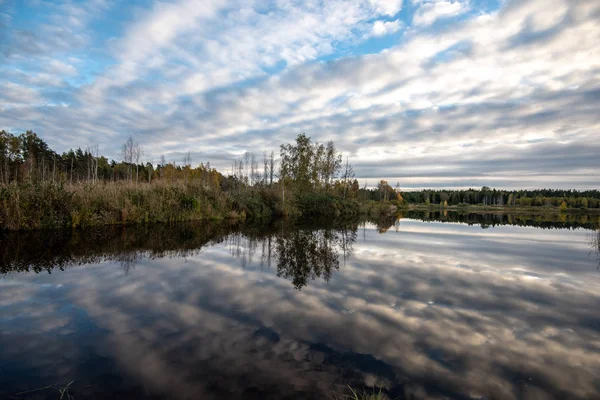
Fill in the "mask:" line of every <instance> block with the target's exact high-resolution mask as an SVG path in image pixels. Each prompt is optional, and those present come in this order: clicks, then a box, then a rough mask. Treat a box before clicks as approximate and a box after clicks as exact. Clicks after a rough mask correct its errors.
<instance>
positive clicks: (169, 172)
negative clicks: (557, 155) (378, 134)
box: [0, 130, 600, 230]
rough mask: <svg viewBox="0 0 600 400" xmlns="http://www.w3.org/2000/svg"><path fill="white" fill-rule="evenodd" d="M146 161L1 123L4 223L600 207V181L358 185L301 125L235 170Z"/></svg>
mask: <svg viewBox="0 0 600 400" xmlns="http://www.w3.org/2000/svg"><path fill="white" fill-rule="evenodd" d="M144 160H145V154H144V150H143V148H142V146H141V145H140V144H139V143H138V142H136V141H135V140H134V138H133V137H131V136H130V137H129V138H128V139H127V140H126V142H125V143H123V145H122V148H121V154H120V159H119V160H118V161H117V160H109V159H108V158H107V157H105V156H102V155H101V154H100V152H99V148H98V145H96V144H93V143H92V144H89V145H88V146H86V147H85V149H82V148H77V149H71V150H68V151H66V152H63V153H62V154H61V153H58V152H56V151H54V150H53V149H51V148H50V147H49V146H48V144H47V143H46V141H44V139H42V138H41V137H40V136H38V135H37V134H36V133H35V132H33V131H27V132H25V133H21V134H18V135H16V134H11V133H9V132H7V131H5V130H2V131H0V228H1V229H10V230H20V229H39V228H54V227H65V226H71V227H79V226H95V225H109V224H128V223H139V222H172V221H185V220H199V219H224V218H228V219H232V218H233V219H245V218H266V217H272V216H292V217H311V216H312V217H315V216H334V217H336V216H340V215H357V214H371V215H389V214H392V213H394V212H396V211H397V210H398V209H399V208H401V207H407V206H410V205H426V206H431V207H455V206H458V207H461V206H474V205H480V206H487V207H503V208H504V207H513V208H517V207H544V208H547V209H550V208H552V209H556V210H559V211H567V210H572V209H597V208H600V192H599V191H597V190H590V191H575V190H552V189H540V190H517V191H508V190H496V189H491V188H489V187H486V186H484V187H483V188H481V189H468V190H421V191H408V190H406V191H401V189H400V186H399V184H396V185H395V187H392V186H391V185H390V184H389V183H388V182H387V181H385V180H380V181H379V182H378V184H377V185H376V186H374V187H368V186H367V184H366V182H365V183H364V184H363V185H362V187H361V186H360V185H359V181H358V179H357V177H356V174H355V172H354V169H353V166H352V164H351V163H350V161H349V159H348V157H346V158H344V157H343V155H342V154H341V153H340V152H338V151H337V149H336V146H335V144H334V143H333V142H331V141H330V142H327V143H316V142H314V141H312V139H311V138H310V137H308V136H306V135H305V134H300V135H298V136H297V138H296V139H295V141H294V142H293V143H289V144H283V145H281V146H280V149H279V154H278V156H276V154H275V152H274V151H263V152H262V154H260V155H259V156H257V155H256V154H254V153H251V152H246V153H244V154H243V155H242V156H240V157H238V158H237V159H234V160H232V164H231V170H230V171H228V172H223V171H217V170H216V169H215V168H214V167H211V165H210V162H208V161H207V162H206V163H202V162H201V163H198V164H195V166H194V165H193V162H192V158H191V155H190V153H187V154H186V155H185V156H184V157H183V159H182V160H181V161H180V162H176V161H169V162H167V161H166V160H165V157H164V156H162V157H161V158H160V161H159V162H158V163H152V162H148V161H144Z"/></svg>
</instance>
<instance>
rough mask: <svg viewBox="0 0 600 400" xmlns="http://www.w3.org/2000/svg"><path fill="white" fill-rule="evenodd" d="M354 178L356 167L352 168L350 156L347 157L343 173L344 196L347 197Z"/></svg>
mask: <svg viewBox="0 0 600 400" xmlns="http://www.w3.org/2000/svg"><path fill="white" fill-rule="evenodd" d="M352 179H354V168H352V164H350V161H348V157H346V163H345V164H344V173H343V174H342V184H343V185H344V198H346V193H347V192H348V188H349V187H350V185H351V181H352Z"/></svg>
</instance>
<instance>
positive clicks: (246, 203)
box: [0, 181, 396, 230]
mask: <svg viewBox="0 0 600 400" xmlns="http://www.w3.org/2000/svg"><path fill="white" fill-rule="evenodd" d="M395 210H396V206H394V205H392V204H386V203H383V204H382V203H376V202H363V203H361V202H359V201H357V200H356V199H344V198H341V197H339V196H336V195H333V194H328V193H311V192H309V193H302V194H296V195H293V194H291V193H287V196H286V199H285V202H284V200H283V196H282V193H281V191H280V190H279V188H278V187H277V185H273V186H271V187H258V188H251V189H244V190H239V191H237V190H231V191H222V190H220V189H215V188H213V187H206V186H203V185H201V184H199V183H196V182H190V183H185V182H183V181H176V182H165V181H159V182H153V183H137V184H136V183H132V182H108V183H102V182H100V183H76V184H53V183H37V184H18V185H17V184H11V185H6V186H2V187H0V229H2V230H32V229H46V228H65V227H68V228H77V227H89V226H101V225H119V224H134V223H156V222H179V221H195V220H222V219H240V220H245V219H247V218H251V219H256V218H271V217H276V216H292V217H302V216H308V217H339V216H352V215H362V214H373V215H381V214H386V213H391V212H395Z"/></svg>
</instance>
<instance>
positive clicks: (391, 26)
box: [371, 20, 402, 36]
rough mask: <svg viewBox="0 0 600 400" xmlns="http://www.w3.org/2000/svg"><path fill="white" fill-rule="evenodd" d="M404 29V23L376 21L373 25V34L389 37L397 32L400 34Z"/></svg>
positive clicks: (398, 21)
mask: <svg viewBox="0 0 600 400" xmlns="http://www.w3.org/2000/svg"><path fill="white" fill-rule="evenodd" d="M401 27H402V23H401V22H400V20H395V21H381V20H379V21H375V22H374V23H373V28H372V29H371V34H372V35H373V36H384V35H389V34H392V33H395V32H398V31H399V30H400V28H401Z"/></svg>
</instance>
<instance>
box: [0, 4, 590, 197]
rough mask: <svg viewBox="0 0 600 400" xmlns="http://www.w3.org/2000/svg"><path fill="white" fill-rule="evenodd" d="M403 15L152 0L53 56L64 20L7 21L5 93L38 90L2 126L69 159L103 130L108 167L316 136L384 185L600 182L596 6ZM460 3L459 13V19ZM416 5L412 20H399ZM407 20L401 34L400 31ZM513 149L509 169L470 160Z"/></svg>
mask: <svg viewBox="0 0 600 400" xmlns="http://www.w3.org/2000/svg"><path fill="white" fill-rule="evenodd" d="M457 4H458V5H457ZM400 5H401V2H393V3H388V2H375V1H368V0H365V1H360V2H350V3H348V2H345V1H331V2H324V3H323V2H321V3H295V2H276V3H271V2H266V1H265V2H263V1H257V2H254V3H247V4H246V3H245V4H244V5H242V6H241V7H240V4H239V3H236V2H233V1H225V0H223V1H211V2H203V3H202V4H198V3H197V2H191V1H183V0H181V1H175V2H169V3H164V2H157V3H152V4H151V5H149V6H148V7H145V8H142V7H140V8H136V9H135V16H136V18H135V20H133V21H129V23H127V24H123V27H122V30H121V31H118V33H117V34H115V35H114V36H110V37H104V36H102V35H101V34H100V32H97V31H96V30H94V29H93V27H94V26H95V25H94V23H93V22H94V21H95V20H94V18H96V16H101V15H104V14H105V13H110V12H111V10H112V9H111V8H110V6H109V5H97V6H96V7H97V10H98V11H97V12H92V11H89V9H87V8H84V7H83V6H81V7H76V8H75V9H72V7H71V8H68V9H65V10H66V11H65V12H67V15H72V16H73V18H72V19H69V21H70V22H69V24H68V29H70V30H71V31H72V32H73V34H74V35H75V36H78V37H80V38H82V41H81V42H80V43H79V44H78V43H71V44H66V43H64V45H60V46H58V47H57V48H56V49H53V50H52V49H50V48H49V47H48V43H47V42H46V41H45V40H42V39H43V38H44V37H45V36H44V35H42V33H44V32H54V30H55V29H61V27H60V25H57V24H55V22H56V21H54V19H53V18H49V20H48V22H47V23H46V24H43V25H40V27H39V29H38V28H36V29H32V30H31V31H28V32H24V31H23V32H21V31H19V30H18V29H16V28H15V26H14V25H13V22H11V23H10V24H8V25H7V26H8V29H9V30H10V32H11V35H12V36H11V37H12V39H11V40H9V42H8V43H9V45H8V47H3V49H4V53H3V54H4V57H5V58H4V60H7V62H5V63H4V64H3V65H2V66H1V67H0V70H1V71H2V78H0V84H2V85H8V86H6V87H8V88H10V90H11V91H13V92H14V91H15V90H17V88H16V87H15V85H18V86H20V88H19V90H21V91H22V92H23V93H24V94H25V93H26V95H25V96H24V97H23V98H22V100H19V101H17V102H16V100H15V99H16V97H15V95H13V94H10V98H11V100H10V101H8V97H9V96H8V95H5V96H4V97H5V98H6V99H7V100H5V101H4V103H3V104H6V105H5V106H4V107H14V105H15V104H17V103H18V104H19V107H18V109H16V108H14V109H12V111H11V112H10V113H1V114H0V126H2V127H3V129H12V130H25V129H35V130H37V131H38V133H40V134H41V135H42V136H43V137H45V138H47V139H48V141H49V142H50V144H51V145H52V146H55V147H58V150H59V151H60V150H64V149H66V147H68V146H72V145H73V143H79V142H81V141H83V143H85V142H86V141H87V138H91V137H94V139H95V140H96V141H97V142H98V143H99V145H100V147H101V151H102V152H103V153H105V154H107V155H109V156H112V157H117V155H118V149H119V143H120V141H124V140H125V139H126V137H127V135H128V134H130V133H131V134H133V135H134V136H136V137H137V139H138V140H139V141H140V142H141V143H144V144H145V145H146V147H147V149H146V150H147V151H146V153H147V156H148V160H152V159H154V160H158V159H159V157H160V155H161V154H163V153H164V154H165V156H166V157H167V159H172V160H175V161H180V160H178V159H177V158H178V157H179V158H182V157H183V154H185V153H186V152H187V151H191V152H192V154H193V156H194V161H195V162H197V163H199V162H206V161H207V160H210V161H211V164H212V165H214V166H216V167H217V168H220V169H223V170H228V169H229V168H230V165H231V159H233V158H235V157H236V156H237V155H239V154H241V153H243V152H244V151H246V150H252V151H255V152H257V153H259V152H261V151H262V150H263V149H273V150H276V147H277V145H278V144H280V143H284V142H289V141H291V140H293V138H294V137H295V135H297V134H298V133H301V132H306V133H307V134H308V135H309V136H311V137H313V139H315V140H317V141H326V140H335V141H336V143H337V145H338V148H339V149H340V150H342V151H344V152H345V153H346V154H348V155H349V156H350V158H351V160H353V162H354V163H355V164H356V166H357V167H359V166H361V165H365V166H367V165H372V166H373V168H371V169H368V170H367V169H365V170H362V169H361V168H356V173H357V176H358V177H359V178H360V179H363V178H364V179H367V180H369V181H371V183H374V182H375V181H376V180H375V178H376V176H381V177H383V176H386V177H388V178H390V179H392V181H396V180H399V181H400V182H401V184H405V183H406V184H407V185H408V184H410V185H411V186H412V185H418V182H417V180H419V179H420V180H421V181H422V182H427V183H429V184H432V185H449V186H453V187H456V186H462V185H461V180H464V181H466V180H469V182H471V183H472V182H485V184H488V185H509V186H510V187H513V185H514V186H537V185H540V184H542V183H543V184H544V185H549V186H557V187H566V186H569V185H571V184H573V183H576V184H577V185H578V187H580V188H584V187H594V186H597V182H595V181H594V179H593V178H592V175H593V174H592V175H589V176H588V177H587V178H586V177H585V174H588V173H589V171H593V170H594V169H597V168H598V166H599V165H598V162H599V161H596V160H595V159H593V158H591V157H581V158H578V157H576V156H575V154H576V153H575V151H576V150H575V149H586V148H588V149H592V148H595V147H594V143H595V141H594V138H595V136H596V134H597V131H598V129H599V128H600V120H599V119H598V116H597V113H596V112H595V109H596V108H597V107H598V101H599V100H600V97H599V96H598V91H599V90H600V87H599V85H598V84H597V82H598V77H599V76H600V75H599V74H600V61H599V60H600V56H599V55H598V51H599V50H598V49H599V47H598V44H597V41H596V40H594V38H595V37H596V36H598V34H599V33H598V31H599V29H600V28H599V27H598V24H595V23H594V22H595V20H596V19H597V15H598V12H600V11H599V10H598V7H599V6H598V5H597V4H596V3H594V2H567V1H558V2H556V3H555V4H554V5H553V7H551V8H550V7H547V3H546V2H544V1H541V0H528V1H510V2H504V3H502V7H501V8H500V9H498V10H491V11H490V10H486V11H479V10H477V8H476V4H475V3H471V2H456V1H455V2H425V1H421V2H414V4H412V7H410V8H408V7H407V10H404V11H402V12H401V13H400ZM458 7H459V10H460V12H459V14H460V16H461V18H448V17H450V16H451V15H459V14H452V13H453V12H454V11H448V10H456V9H458ZM77 10H80V11H77ZM94 10H96V9H94ZM412 10H414V16H413V18H412V19H413V21H412V25H411V20H410V16H409V17H404V16H403V13H405V12H407V13H408V12H409V11H412ZM112 11H114V10H112ZM50 12H51V15H55V10H54V9H52V10H51V11H50ZM103 13H104V14H103ZM11 17H12V18H13V19H14V18H17V17H18V15H17V14H15V13H13V14H11ZM440 18H443V19H445V20H446V21H447V22H448V23H449V24H451V25H447V26H446V25H444V26H442V25H440V24H436V21H438V20H440ZM400 27H402V30H403V35H402V37H400V38H397V37H396V35H389V33H392V32H393V31H397V30H398V29H399V28H400ZM15 35H16V36H15ZM19 35H26V36H27V35H33V36H31V37H33V38H34V39H35V40H33V39H32V40H31V43H32V44H31V46H34V47H35V48H36V49H37V50H35V49H34V50H35V51H34V50H32V49H29V50H28V49H27V48H26V47H22V48H20V47H19V46H16V45H15V44H16V42H15V39H14V38H15V37H18V36H19ZM48 37H49V38H50V39H52V40H54V39H53V37H52V36H48ZM57 43H62V42H61V41H60V40H57ZM91 43H93V44H94V46H93V49H91V50H90V52H86V51H82V50H81V49H82V48H84V47H85V46H84V44H85V45H89V44H91ZM92 50H93V51H92ZM25 52H26V53H27V54H28V56H27V57H25V56H24V54H25ZM70 58H71V59H72V58H76V59H77V60H76V61H73V60H71V59H70ZM53 66H54V67H53ZM52 68H54V70H52ZM73 69H76V71H74V70H73ZM34 97H35V100H34ZM26 99H28V100H26ZM61 103H64V104H65V105H66V107H62V106H56V105H58V104H61ZM82 145H83V144H82ZM548 148H553V149H563V150H564V152H563V155H564V156H565V157H569V159H570V158H573V159H575V160H577V161H576V162H564V165H563V167H562V168H561V166H560V156H558V155H553V156H552V157H553V161H552V162H551V163H552V166H551V167H548V169H545V168H546V167H544V169H542V167H541V166H540V165H539V164H536V163H535V162H533V161H531V162H528V161H527V159H526V158H524V157H530V160H534V159H535V160H538V159H540V158H544V153H543V152H544V151H545V150H546V149H548ZM552 154H555V153H552ZM500 155H502V165H503V166H506V168H505V169H504V171H507V172H506V174H504V175H503V174H502V171H503V170H502V169H499V170H494V169H493V166H487V167H486V166H481V164H483V163H479V168H478V169H475V168H472V166H473V163H474V161H473V160H474V159H477V158H478V157H479V159H480V160H487V159H489V158H490V157H492V158H498V157H500ZM373 160H378V162H377V163H373V162H372V161H373ZM548 163H549V161H548ZM544 165H545V166H548V165H549V164H544ZM398 166H403V169H402V170H400V169H399V168H398ZM498 166H500V163H499V164H498ZM511 166H519V168H518V169H517V168H516V167H511ZM442 170H443V171H442ZM390 171H395V172H394V173H391V172H390ZM483 171H485V172H483ZM509 171H510V172H509ZM411 173H414V174H415V179H411V178H410V176H409V175H410V174H411ZM509 174H510V175H509ZM392 175H395V176H392ZM542 176H543V179H542V178H540V177H542Z"/></svg>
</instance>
